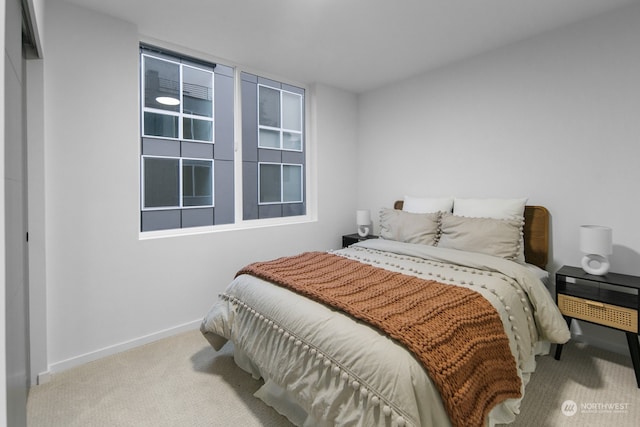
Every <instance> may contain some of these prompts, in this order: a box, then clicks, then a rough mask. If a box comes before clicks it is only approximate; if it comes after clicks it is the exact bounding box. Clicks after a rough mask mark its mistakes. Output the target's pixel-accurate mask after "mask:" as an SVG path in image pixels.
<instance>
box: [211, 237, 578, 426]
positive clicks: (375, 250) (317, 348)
mask: <svg viewBox="0 0 640 427" xmlns="http://www.w3.org/2000/svg"><path fill="white" fill-rule="evenodd" d="M334 253H335V254H337V255H341V256H345V257H348V258H351V259H355V260H358V261H360V262H365V263H369V264H372V265H376V266H378V267H382V268H386V269H389V270H393V271H399V272H401V273H404V274H410V275H415V276H418V277H422V278H425V279H433V280H437V281H438V282H442V283H449V284H456V285H459V286H465V287H469V288H471V289H474V290H476V291H478V292H480V293H481V294H482V295H483V296H484V297H485V298H486V299H487V300H489V301H490V302H491V304H492V305H493V306H494V307H495V308H496V309H497V311H498V313H499V314H500V317H501V319H502V322H503V324H504V325H505V332H506V334H507V336H508V337H509V341H510V348H511V351H512V353H513V355H514V357H515V360H516V361H517V363H518V374H519V375H520V377H521V379H522V384H523V388H524V385H526V383H527V382H528V380H529V376H530V374H531V373H532V372H533V371H534V368H535V357H534V356H535V355H536V354H538V353H540V352H542V351H545V350H548V342H566V341H567V340H568V339H569V330H568V329H567V325H566V323H565V321H564V319H563V318H562V316H561V315H560V313H559V311H558V309H557V307H556V305H555V304H554V302H553V300H552V299H551V296H550V295H549V292H548V291H547V289H546V288H545V287H544V285H543V284H542V282H541V281H540V279H539V278H538V277H537V275H536V274H535V273H534V272H532V271H531V270H530V269H529V268H527V267H526V266H522V265H520V264H517V263H515V262H513V261H508V260H504V259H501V258H496V257H492V256H489V255H483V254H477V253H470V252H462V251H457V250H452V249H443V248H436V247H432V246H425V245H417V244H410V243H400V242H395V241H389V240H383V239H372V240H367V241H363V242H360V243H358V244H356V245H353V246H351V247H349V248H345V249H341V250H338V251H334ZM201 330H202V332H203V334H204V335H205V337H206V338H207V339H208V340H209V342H210V343H211V344H212V346H213V347H214V348H215V349H220V348H221V347H222V345H224V343H225V342H226V341H227V340H231V341H232V342H233V343H234V357H235V360H236V363H238V365H239V366H240V367H242V368H243V369H245V370H247V371H248V372H250V373H251V374H252V375H253V376H254V377H256V378H259V377H262V378H264V380H265V385H264V386H263V387H262V388H261V389H260V390H259V391H258V392H257V393H256V395H257V396H258V397H260V398H261V399H263V400H264V401H265V402H266V403H267V404H269V405H271V406H273V407H274V408H275V409H276V410H278V411H279V412H280V413H282V414H283V415H285V416H287V417H288V418H289V419H290V421H292V422H293V423H294V424H296V425H349V426H363V427H364V426H388V425H392V426H396V425H397V426H402V425H406V426H448V425H450V421H449V418H448V416H447V413H446V412H445V410H444V407H443V404H442V401H441V399H440V396H439V393H438V390H437V389H436V388H435V386H434V385H433V383H432V382H431V380H430V379H429V377H428V375H427V374H426V371H425V369H424V368H423V367H422V365H421V364H420V363H419V362H418V361H417V360H416V359H415V358H414V357H413V356H412V355H411V354H410V353H409V352H408V351H407V350H406V349H405V348H404V347H402V346H401V345H399V344H397V343H396V342H395V341H394V340H392V339H389V338H387V337H386V336H385V335H383V334H382V333H380V332H379V331H378V330H377V329H373V328H371V327H369V326H367V325H365V324H363V323H362V322H360V321H357V320H354V319H353V318H351V317H349V316H346V315H344V314H342V313H340V312H338V311H336V310H333V309H330V308H327V307H325V306H324V305H321V304H319V303H316V302H314V301H311V300H309V299H307V298H304V297H302V296H299V295H297V294H295V293H293V292H292V291H289V290H287V289H285V288H282V287H280V286H277V285H272V284H270V283H268V282H265V281H262V280H260V279H257V278H255V277H252V276H247V275H241V276H238V277H237V278H236V279H235V280H233V282H232V283H231V284H230V285H229V286H228V288H227V289H226V291H225V292H224V294H223V295H222V296H221V299H220V300H219V301H217V302H216V303H215V304H214V305H213V307H212V308H211V310H210V311H209V312H208V313H207V315H206V317H205V318H204V320H203V322H202V326H201ZM545 344H546V345H545ZM523 391H524V390H523ZM519 404H520V399H510V400H507V401H505V402H503V403H502V404H500V405H498V406H496V407H495V408H494V409H493V410H492V412H491V414H490V417H489V420H487V424H488V425H493V424H495V423H508V422H511V421H513V420H514V419H515V415H516V414H517V413H518V408H519Z"/></svg>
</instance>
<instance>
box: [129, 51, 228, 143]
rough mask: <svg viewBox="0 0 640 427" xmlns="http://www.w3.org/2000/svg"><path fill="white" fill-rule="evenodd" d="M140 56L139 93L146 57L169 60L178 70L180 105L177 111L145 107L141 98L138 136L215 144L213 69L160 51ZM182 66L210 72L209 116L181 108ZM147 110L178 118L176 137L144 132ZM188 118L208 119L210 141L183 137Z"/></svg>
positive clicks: (182, 102)
mask: <svg viewBox="0 0 640 427" xmlns="http://www.w3.org/2000/svg"><path fill="white" fill-rule="evenodd" d="M141 47H143V45H141ZM176 56H178V54H176ZM140 58H141V62H140V93H141V94H144V93H146V80H147V79H146V78H145V76H144V73H145V71H146V68H145V65H146V61H147V58H153V59H156V60H159V61H165V62H169V63H172V64H175V65H177V66H178V70H179V73H178V74H179V79H180V81H179V82H178V96H179V101H180V104H179V105H180V107H179V110H178V111H177V112H175V111H171V110H163V109H160V108H153V107H147V106H146V105H145V102H144V101H143V100H142V99H141V106H142V109H141V111H140V115H141V117H140V121H141V129H140V130H141V132H140V137H141V138H155V139H165V140H170V141H175V140H178V141H188V142H199V143H203V144H215V142H216V137H215V117H214V116H215V113H214V112H215V109H216V104H215V75H214V72H213V71H209V70H207V69H205V68H203V67H200V68H199V67H197V66H195V65H191V64H190V63H188V62H177V61H175V60H174V59H170V58H168V57H167V56H166V55H163V54H162V53H157V54H152V53H144V52H141V53H140ZM184 67H188V68H192V69H196V70H200V71H205V72H209V73H211V112H212V113H211V117H206V116H198V115H194V114H187V113H184V111H183V108H184ZM146 112H149V113H153V114H163V115H169V116H173V117H177V118H178V136H177V137H176V138H172V137H168V136H161V135H147V134H146V133H145V113H146ZM185 118H188V119H192V120H194V119H195V120H203V121H209V122H211V141H209V140H203V139H187V138H185V137H184V119H185Z"/></svg>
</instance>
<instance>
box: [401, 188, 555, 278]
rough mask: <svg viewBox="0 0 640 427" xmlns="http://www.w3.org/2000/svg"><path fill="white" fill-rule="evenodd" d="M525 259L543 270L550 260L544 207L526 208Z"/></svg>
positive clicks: (547, 214)
mask: <svg viewBox="0 0 640 427" xmlns="http://www.w3.org/2000/svg"><path fill="white" fill-rule="evenodd" d="M402 205H403V201H402V200H397V201H396V202H395V203H394V204H393V207H394V209H402ZM523 231H524V258H525V260H526V261H527V262H528V263H529V264H533V265H536V266H538V267H540V268H542V269H545V268H546V266H547V261H548V258H549V211H548V210H547V208H545V207H543V206H525V207H524V230H523Z"/></svg>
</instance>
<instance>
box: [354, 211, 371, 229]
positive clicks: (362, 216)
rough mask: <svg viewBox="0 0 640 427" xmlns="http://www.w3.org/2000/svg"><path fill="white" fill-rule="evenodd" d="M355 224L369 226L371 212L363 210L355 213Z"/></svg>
mask: <svg viewBox="0 0 640 427" xmlns="http://www.w3.org/2000/svg"><path fill="white" fill-rule="evenodd" d="M356 224H357V225H369V224H371V212H370V211H369V210H366V209H363V210H358V211H357V212H356Z"/></svg>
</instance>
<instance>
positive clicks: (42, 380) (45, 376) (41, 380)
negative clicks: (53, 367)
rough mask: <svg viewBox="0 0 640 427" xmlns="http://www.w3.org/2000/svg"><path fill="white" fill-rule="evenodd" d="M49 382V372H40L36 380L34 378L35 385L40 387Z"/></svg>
mask: <svg viewBox="0 0 640 427" xmlns="http://www.w3.org/2000/svg"><path fill="white" fill-rule="evenodd" d="M49 381H51V371H46V372H40V373H39V374H38V378H36V384H37V385H42V384H46V383H48V382H49Z"/></svg>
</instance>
